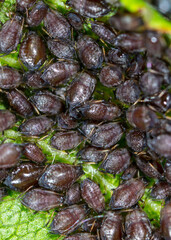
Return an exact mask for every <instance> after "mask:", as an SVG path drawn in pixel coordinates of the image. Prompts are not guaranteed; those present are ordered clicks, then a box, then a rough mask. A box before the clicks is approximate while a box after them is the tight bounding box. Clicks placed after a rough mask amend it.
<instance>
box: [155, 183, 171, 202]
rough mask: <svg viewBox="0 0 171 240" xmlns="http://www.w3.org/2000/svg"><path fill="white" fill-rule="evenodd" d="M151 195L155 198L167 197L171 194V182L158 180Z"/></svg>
mask: <svg viewBox="0 0 171 240" xmlns="http://www.w3.org/2000/svg"><path fill="white" fill-rule="evenodd" d="M150 195H151V197H152V198H154V199H165V198H166V197H169V196H171V184H169V183H168V182H165V181H163V182H158V183H157V184H155V185H154V187H153V188H152V191H151V194H150Z"/></svg>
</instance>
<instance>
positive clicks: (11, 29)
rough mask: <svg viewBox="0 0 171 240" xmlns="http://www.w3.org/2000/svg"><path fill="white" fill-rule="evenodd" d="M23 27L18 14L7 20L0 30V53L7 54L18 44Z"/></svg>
mask: <svg viewBox="0 0 171 240" xmlns="http://www.w3.org/2000/svg"><path fill="white" fill-rule="evenodd" d="M22 28H23V19H22V18H21V17H19V16H16V17H14V18H12V19H11V20H8V21H7V22H6V23H5V24H4V25H3V26H2V29H1V31H0V53H5V54H8V53H10V52H12V51H13V50H15V49H16V47H17V45H18V44H19V41H20V38H21V35H22Z"/></svg>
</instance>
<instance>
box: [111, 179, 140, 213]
mask: <svg viewBox="0 0 171 240" xmlns="http://www.w3.org/2000/svg"><path fill="white" fill-rule="evenodd" d="M144 191H145V184H144V183H143V181H142V180H141V179H131V180H128V181H127V182H125V183H123V184H121V185H120V186H119V187H117V188H116V189H115V190H114V192H113V195H112V198H111V201H110V207H111V208H112V209H126V208H130V207H132V206H134V205H135V204H136V203H137V202H138V201H139V200H140V199H141V197H142V196H143V194H144Z"/></svg>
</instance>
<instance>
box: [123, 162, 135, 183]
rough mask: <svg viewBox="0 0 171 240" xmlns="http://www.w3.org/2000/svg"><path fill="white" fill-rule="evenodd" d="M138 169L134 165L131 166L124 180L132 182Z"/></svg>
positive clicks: (124, 175)
mask: <svg viewBox="0 0 171 240" xmlns="http://www.w3.org/2000/svg"><path fill="white" fill-rule="evenodd" d="M137 171H138V169H137V167H136V166H135V165H134V164H131V165H130V166H129V167H128V168H127V169H126V170H125V171H124V173H123V174H122V177H121V178H122V179H123V180H130V179H131V178H133V177H134V176H135V175H136V173H137Z"/></svg>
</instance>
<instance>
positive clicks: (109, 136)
mask: <svg viewBox="0 0 171 240" xmlns="http://www.w3.org/2000/svg"><path fill="white" fill-rule="evenodd" d="M122 135H123V130H122V127H121V125H120V124H119V123H116V122H111V123H105V124H103V125H100V126H99V127H98V128H97V129H95V131H94V133H93V134H92V136H91V145H92V146H94V147H100V148H110V147H112V146H114V145H115V144H116V143H117V142H118V141H119V140H120V139H121V137H122Z"/></svg>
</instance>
